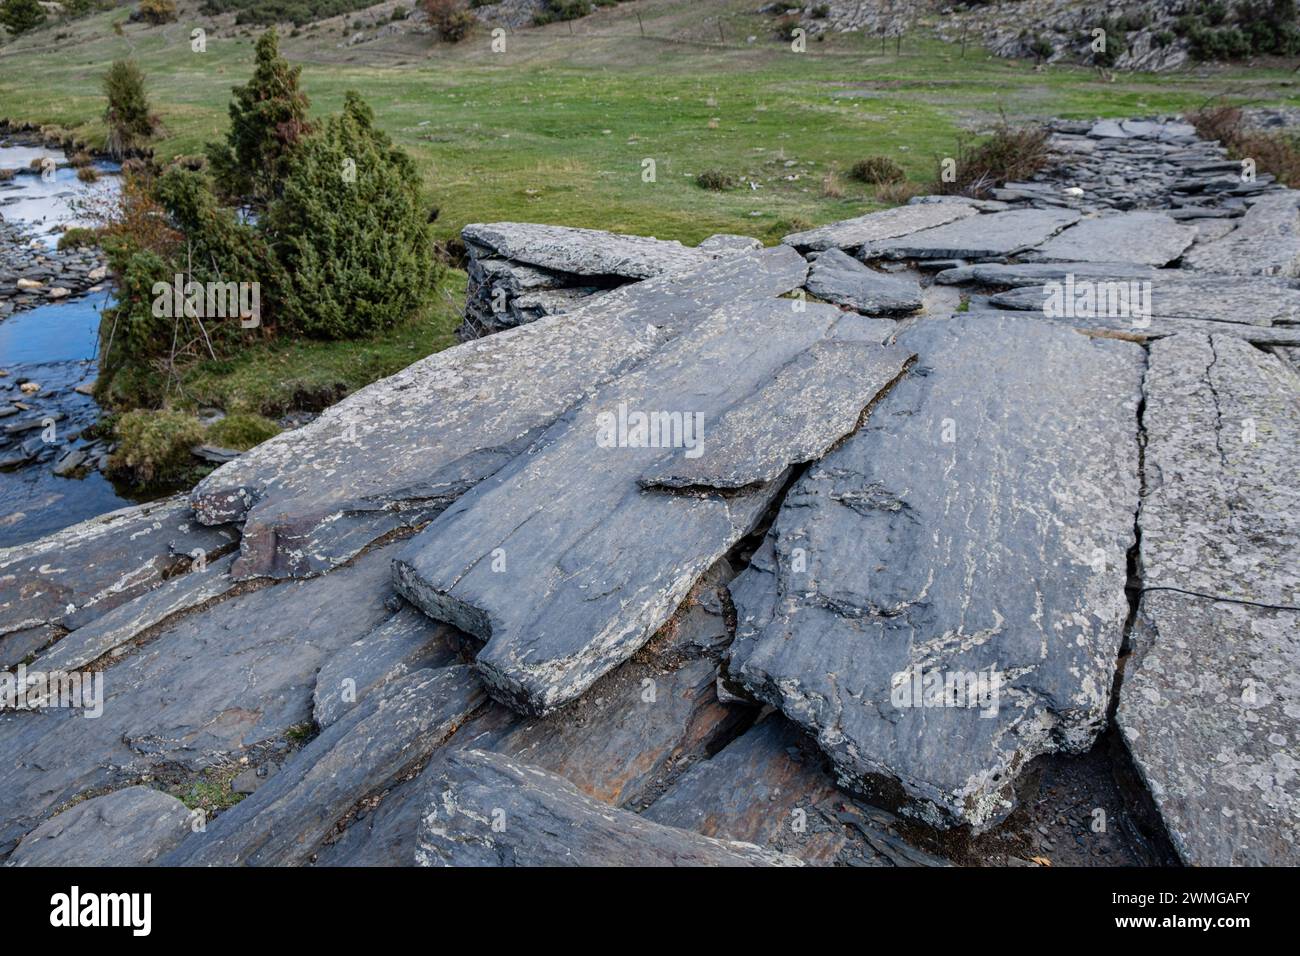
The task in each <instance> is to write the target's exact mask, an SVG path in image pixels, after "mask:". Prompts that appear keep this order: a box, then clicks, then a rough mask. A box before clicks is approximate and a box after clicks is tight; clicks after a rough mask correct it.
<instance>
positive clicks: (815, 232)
mask: <svg viewBox="0 0 1300 956" xmlns="http://www.w3.org/2000/svg"><path fill="white" fill-rule="evenodd" d="M975 213H976V210H975V208H974V207H972V206H970V205H967V204H964V203H931V204H923V205H914V206H913V205H909V206H896V207H894V208H893V209H885V210H883V211H881V212H871V213H867V214H866V215H865V216H858V217H857V218H855V219H845V220H842V221H841V222H833V223H831V224H830V225H828V226H820V227H818V228H816V229H809V230H807V231H806V232H794V233H791V234H790V235H788V236H785V237H784V238H782V240H781V242H783V243H784V244H785V245H787V246H794V247H795V248H796V249H805V250H808V249H811V250H816V251H821V250H823V249H846V250H853V249H857V248H858V247H860V246H863V245H865V244H867V243H870V242H879V241H881V240H884V239H897V238H898V237H899V236H907V235H911V234H912V233H914V232H920V231H921V230H923V229H930V228H933V227H934V226H942V225H944V224H945V223H949V222H955V221H957V220H959V219H965V218H967V217H968V216H973V215H975Z"/></svg>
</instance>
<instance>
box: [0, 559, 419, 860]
mask: <svg viewBox="0 0 1300 956" xmlns="http://www.w3.org/2000/svg"><path fill="white" fill-rule="evenodd" d="M392 556H393V547H392V546H391V545H390V546H388V547H385V548H378V549H375V551H373V552H371V553H370V554H366V555H363V556H362V557H360V558H358V559H357V560H356V562H354V563H353V564H352V565H350V566H348V567H345V568H339V569H337V570H335V571H334V572H332V573H331V574H330V575H329V576H328V578H322V579H315V580H310V581H288V582H284V583H281V584H277V585H274V586H266V587H261V588H256V589H253V590H250V591H248V592H247V593H242V594H237V595H232V596H230V597H228V598H227V599H226V600H224V601H221V602H219V603H217V604H215V605H214V606H212V607H209V608H207V609H206V610H204V611H203V612H202V613H199V614H190V615H186V616H181V617H179V618H176V619H172V620H169V621H167V622H165V623H164V624H163V625H162V627H161V629H160V630H159V632H158V633H157V634H155V635H153V636H152V637H151V639H150V640H149V641H148V642H146V643H144V644H142V645H140V646H138V647H135V648H133V652H132V653H131V654H129V655H127V656H124V657H121V658H119V659H116V660H113V659H111V658H110V660H111V661H112V662H111V664H110V666H108V667H107V668H105V669H104V670H103V672H102V673H101V674H99V675H98V677H99V678H101V679H102V685H101V686H102V692H103V713H102V715H101V716H100V717H98V718H96V719H86V718H84V717H83V716H82V711H81V710H80V709H72V708H66V707H62V708H55V709H51V710H47V711H42V712H18V713H12V712H0V755H3V760H0V854H3V853H5V852H7V851H8V850H9V849H11V848H12V846H13V844H14V842H15V841H16V840H17V839H18V838H19V837H21V836H22V835H23V834H25V833H27V832H28V831H29V830H31V829H32V828H33V827H35V826H36V825H37V824H39V823H40V822H42V820H44V819H45V817H47V816H48V815H49V814H50V813H51V812H53V810H54V809H55V808H57V807H59V806H62V805H63V804H65V803H67V802H68V801H69V800H72V799H74V798H75V797H77V796H79V795H81V794H83V793H85V792H87V791H91V790H96V789H100V788H106V787H121V786H124V785H127V784H131V783H135V782H138V781H139V779H140V776H141V775H142V774H154V773H158V772H160V771H161V770H162V769H163V768H166V769H167V771H168V772H169V773H177V772H179V773H187V774H199V773H202V772H203V771H204V770H205V769H206V768H208V767H210V766H212V765H213V764H216V763H221V762H224V761H227V760H229V759H231V758H232V756H238V755H254V756H255V755H257V754H259V753H264V752H272V753H274V752H279V750H280V749H282V748H283V747H285V746H287V745H286V743H285V736H286V734H287V733H288V731H289V730H290V728H293V727H295V726H298V725H301V724H303V723H306V722H308V721H310V719H311V715H312V709H311V692H312V687H313V685H314V683H315V679H316V671H317V670H318V669H319V668H320V666H321V665H322V663H324V661H326V660H327V659H329V658H330V657H331V656H332V655H333V654H334V653H336V652H337V651H339V650H340V649H341V648H343V647H345V646H347V645H348V644H350V643H351V642H353V641H355V640H357V639H359V638H361V637H362V636H363V635H365V634H367V633H369V632H370V631H372V630H373V629H374V628H375V627H377V626H378V625H379V624H381V623H382V622H383V621H384V620H385V619H387V618H388V617H389V616H390V615H391V614H392V611H391V610H390V609H389V608H388V607H387V606H386V603H387V602H389V601H392V600H393V599H394V595H393V592H392V589H391V587H390V586H389V577H390V574H391V561H392ZM28 676H29V677H30V676H31V674H30V673H29V675H28Z"/></svg>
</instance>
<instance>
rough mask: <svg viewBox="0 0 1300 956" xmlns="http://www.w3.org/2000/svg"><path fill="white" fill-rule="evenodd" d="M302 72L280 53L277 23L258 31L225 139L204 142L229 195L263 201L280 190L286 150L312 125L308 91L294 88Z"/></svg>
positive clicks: (232, 104) (232, 103)
mask: <svg viewBox="0 0 1300 956" xmlns="http://www.w3.org/2000/svg"><path fill="white" fill-rule="evenodd" d="M301 72H302V67H297V66H293V67H291V66H290V65H289V63H288V61H287V60H285V59H284V57H282V56H280V43H279V37H278V36H277V35H276V32H275V27H271V28H270V29H269V30H267V31H266V32H265V33H263V34H262V35H261V36H260V37H258V39H257V60H256V65H255V67H254V69H253V77H252V79H250V80H249V81H248V83H247V84H246V85H244V86H236V87H234V88H233V89H232V90H231V92H232V93H233V94H234V99H232V100H231V101H230V131H229V132H228V133H227V134H226V141H225V143H214V144H212V145H211V146H210V147H209V148H208V159H209V160H210V162H211V163H212V172H213V177H214V179H215V180H216V184H217V188H218V189H219V190H220V191H221V192H222V193H223V194H224V195H225V196H226V197H227V198H229V199H233V200H237V201H242V202H248V203H251V204H253V205H264V204H266V203H267V202H269V201H270V200H271V199H273V198H274V197H275V196H276V195H277V194H278V186H279V182H280V180H281V179H282V178H283V175H284V165H285V162H286V161H287V159H288V156H289V154H290V153H291V152H292V151H293V149H294V147H296V146H297V145H298V143H299V142H301V141H302V139H303V137H304V136H306V135H307V133H309V132H310V130H311V127H310V125H309V124H308V122H307V108H308V106H309V105H310V104H309V103H308V100H307V94H305V93H303V92H302V91H301V90H300V89H298V74H299V73H301Z"/></svg>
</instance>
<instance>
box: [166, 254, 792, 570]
mask: <svg viewBox="0 0 1300 956" xmlns="http://www.w3.org/2000/svg"><path fill="white" fill-rule="evenodd" d="M806 270H807V263H806V262H805V261H804V260H803V257H802V256H800V255H798V253H796V252H795V251H794V250H792V249H789V248H786V247H778V248H776V249H766V250H763V251H762V252H756V253H752V254H747V255H740V256H733V257H730V258H727V259H722V260H719V261H717V262H712V263H710V264H709V265H707V266H705V267H703V268H701V269H698V270H692V271H690V272H688V273H677V274H673V275H668V276H661V277H659V278H656V279H649V280H647V281H645V282H641V283H635V284H632V285H627V286H623V287H621V288H619V289H616V290H614V291H612V292H610V293H607V294H606V295H604V296H602V297H601V299H600V300H599V301H597V302H595V303H593V304H592V305H590V306H587V307H585V308H582V309H578V310H576V311H574V312H570V313H568V314H566V315H560V316H551V317H549V318H547V319H543V320H540V321H538V322H534V323H532V324H531V325H527V326H523V327H521V328H518V329H513V330H510V331H508V332H504V333H501V334H499V335H495V336H491V337H490V339H488V340H475V341H472V342H466V343H464V344H463V345H460V346H456V347H455V348H450V349H447V350H446V351H443V352H439V353H437V354H435V355H431V356H429V357H428V358H426V359H423V360H422V361H419V362H416V363H415V364H414V365H412V366H410V367H409V368H407V369H405V370H403V371H401V372H399V373H398V374H396V375H394V376H391V377H389V378H386V379H383V380H382V381H379V382H376V383H375V384H373V385H370V386H369V387H367V388H364V389H362V390H361V391H359V392H357V393H355V394H353V395H351V396H349V397H348V398H346V399H344V400H343V401H342V402H339V403H338V404H337V405H334V406H333V407H331V408H329V409H327V410H326V411H325V412H324V413H323V414H322V415H321V416H320V417H319V418H317V419H316V420H315V421H313V422H311V423H310V424H308V425H305V426H303V427H302V428H298V429H294V430H292V431H288V432H282V433H281V434H280V435H277V436H276V437H275V438H273V439H271V440H270V441H267V442H263V443H262V444H261V445H259V446H257V448H255V449H253V450H252V451H250V452H248V453H247V454H245V455H243V456H242V457H240V458H239V459H238V460H236V461H234V462H231V463H230V464H228V465H225V466H223V467H221V468H219V469H217V470H216V471H215V472H213V473H212V474H211V475H209V476H208V477H207V478H205V479H204V480H203V481H202V482H200V483H199V485H198V486H197V487H196V488H195V490H194V492H193V493H192V496H191V498H192V501H193V503H194V506H195V510H196V512H197V513H198V515H199V517H200V519H201V520H203V521H205V522H210V523H217V522H224V521H237V520H243V521H244V522H245V524H244V539H243V543H242V548H241V553H240V560H239V561H238V562H237V563H236V565H235V576H236V577H257V576H272V577H287V576H306V575H312V574H320V573H323V572H324V571H327V570H329V569H330V568H331V567H334V566H335V565H337V564H339V563H341V562H343V561H345V560H347V559H348V558H349V557H351V556H352V555H354V554H356V553H357V552H358V551H360V550H361V549H362V548H364V547H365V546H366V545H367V544H369V543H370V542H371V541H374V540H376V539H378V538H380V537H382V536H383V535H384V534H386V533H388V532H390V531H393V530H395V529H397V528H401V527H404V526H406V525H408V524H418V523H421V522H423V521H426V520H428V519H429V518H430V517H432V516H433V515H435V514H437V513H438V512H439V511H441V510H442V509H443V508H445V507H446V506H447V504H448V503H449V502H451V501H453V500H455V498H456V497H458V496H459V495H460V494H462V493H463V492H464V491H465V490H466V489H468V488H470V487H472V486H473V485H474V484H476V483H477V482H479V481H481V480H482V479H483V478H485V477H487V476H488V475H491V474H492V473H493V472H495V471H496V470H497V469H499V468H500V467H501V466H502V465H504V464H505V463H506V462H508V461H509V460H511V459H512V458H514V457H515V455H517V454H518V453H520V452H522V451H524V450H525V449H526V448H528V446H529V445H531V444H532V442H533V441H534V440H535V439H536V437H537V436H538V435H540V434H541V433H542V431H544V430H545V429H546V428H547V427H548V426H550V425H551V424H552V423H553V422H554V421H555V420H556V419H557V418H559V417H560V416H561V415H562V414H563V413H564V412H565V411H566V410H567V409H569V408H570V407H571V406H573V405H574V404H575V403H577V402H578V401H579V400H580V399H581V398H582V397H583V396H584V395H585V394H587V392H588V391H589V390H590V389H592V388H594V387H595V386H597V385H599V384H600V383H602V382H605V381H608V380H610V379H611V378H614V377H616V376H618V375H619V374H621V373H622V372H624V371H626V370H628V369H629V368H631V367H634V366H635V365H636V364H637V363H638V362H640V361H642V360H643V359H644V358H645V357H646V356H648V355H650V354H652V353H653V352H654V351H655V349H657V348H658V347H659V346H661V345H662V344H663V343H664V342H666V341H669V340H671V339H672V338H673V337H674V336H676V335H678V334H680V333H681V332H683V331H685V330H686V329H689V328H691V327H692V326H693V325H694V324H695V323H696V322H698V321H700V319H702V318H703V317H704V316H705V315H707V314H708V313H709V312H710V311H712V310H713V309H715V308H718V307H720V306H723V305H727V304H732V303H735V302H736V301H737V300H738V299H743V298H745V297H747V296H751V297H755V298H758V297H763V296H774V295H778V294H780V293H783V292H787V291H790V290H791V289H794V288H798V287H799V286H801V285H802V284H803V281H804V276H805V274H806Z"/></svg>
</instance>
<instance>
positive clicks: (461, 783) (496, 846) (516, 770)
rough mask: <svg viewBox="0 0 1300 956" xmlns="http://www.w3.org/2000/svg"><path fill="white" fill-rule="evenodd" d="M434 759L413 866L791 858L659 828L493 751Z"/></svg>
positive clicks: (753, 862)
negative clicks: (435, 762) (436, 760)
mask: <svg viewBox="0 0 1300 956" xmlns="http://www.w3.org/2000/svg"><path fill="white" fill-rule="evenodd" d="M435 766H436V773H435V774H433V775H432V776H431V778H430V780H429V781H428V787H427V789H426V791H425V814H424V816H423V819H422V821H421V825H420V830H419V834H418V836H417V844H416V849H415V860H416V862H417V863H418V864H419V865H421V866H798V865H799V861H798V860H796V859H794V858H793V857H789V856H784V855H782V854H779V853H773V852H771V851H769V850H763V849H760V848H759V847H756V846H754V845H753V844H747V843H740V842H735V841H728V840H715V839H712V838H710V837H706V836H701V835H700V834H698V833H691V832H689V831H687V830H681V829H678V828H676V827H666V826H661V825H660V824H658V823H653V822H651V821H649V820H646V819H644V818H642V817H639V816H637V815H636V814H635V813H631V812H629V811H627V810H619V809H616V808H613V807H610V806H609V805H608V804H604V803H601V802H599V801H598V800H594V799H592V798H591V797H588V796H586V795H585V794H583V793H581V792H580V791H578V789H577V788H576V787H574V786H573V784H571V783H569V782H568V781H567V780H565V779H564V778H563V777H558V776H556V775H554V774H550V773H547V772H546V771H544V770H538V769H537V768H535V767H530V766H528V765H527V764H524V763H520V762H518V761H515V760H512V759H510V758H508V757H504V756H501V755H500V754H490V753H484V752H482V751H477V750H464V751H453V752H451V753H448V754H446V755H445V756H444V757H443V758H442V759H440V760H439V762H438V763H437V764H436V765H435ZM494 824H495V825H494Z"/></svg>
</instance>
